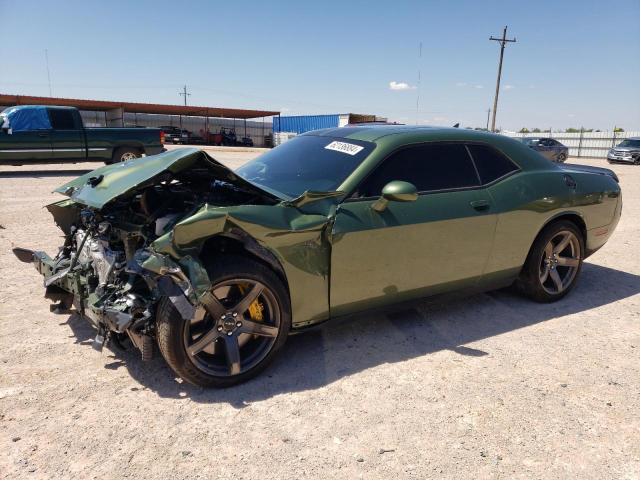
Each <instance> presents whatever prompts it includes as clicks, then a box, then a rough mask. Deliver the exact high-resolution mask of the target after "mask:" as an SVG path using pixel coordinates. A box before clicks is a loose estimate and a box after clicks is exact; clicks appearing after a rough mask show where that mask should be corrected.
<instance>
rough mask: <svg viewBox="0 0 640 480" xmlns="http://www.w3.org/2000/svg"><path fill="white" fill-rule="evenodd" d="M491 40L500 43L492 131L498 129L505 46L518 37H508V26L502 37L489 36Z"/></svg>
mask: <svg viewBox="0 0 640 480" xmlns="http://www.w3.org/2000/svg"><path fill="white" fill-rule="evenodd" d="M489 40H493V41H495V42H498V43H500V63H498V80H497V81H496V96H495V97H494V99H493V119H492V120H491V131H492V132H495V131H496V111H497V110H498V95H499V94H500V77H501V76H502V58H503V57H504V47H505V46H506V45H507V43H509V42H513V43H515V42H516V38H515V37H513V38H512V39H508V38H507V27H506V26H505V27H504V30H503V31H502V38H495V37H494V36H491V37H489Z"/></svg>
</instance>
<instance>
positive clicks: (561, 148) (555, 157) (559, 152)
mask: <svg viewBox="0 0 640 480" xmlns="http://www.w3.org/2000/svg"><path fill="white" fill-rule="evenodd" d="M522 143H524V144H525V145H527V146H528V147H529V148H532V149H534V150H536V151H538V152H540V153H541V154H542V155H543V156H545V157H547V158H548V159H549V160H551V161H552V162H559V163H562V162H564V161H565V160H566V159H567V157H568V156H569V147H567V146H566V145H563V144H561V143H560V142H559V141H557V140H554V139H553V138H546V137H544V138H543V137H526V138H523V139H522Z"/></svg>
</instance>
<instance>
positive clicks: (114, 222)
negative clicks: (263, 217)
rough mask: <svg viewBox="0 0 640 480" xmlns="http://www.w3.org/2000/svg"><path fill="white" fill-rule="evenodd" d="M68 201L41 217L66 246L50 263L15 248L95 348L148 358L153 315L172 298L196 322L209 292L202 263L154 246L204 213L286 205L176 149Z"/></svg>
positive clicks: (105, 175)
mask: <svg viewBox="0 0 640 480" xmlns="http://www.w3.org/2000/svg"><path fill="white" fill-rule="evenodd" d="M56 191H58V192H60V193H64V194H66V195H68V196H70V197H71V198H70V199H66V200H63V201H60V202H57V203H54V204H52V205H49V206H48V207H47V208H48V209H49V211H50V212H51V213H52V215H53V216H54V219H55V221H56V223H57V225H58V226H59V228H60V229H61V230H62V231H63V232H64V233H65V242H64V245H63V246H62V247H60V249H59V252H58V254H57V255H55V256H54V257H53V258H52V257H50V256H49V255H47V254H46V253H44V252H36V251H32V250H28V249H24V248H15V249H14V250H13V251H14V254H15V255H16V257H17V258H18V259H20V260H21V261H24V262H32V263H33V264H34V265H35V267H36V269H37V270H38V271H39V272H40V273H41V274H42V275H43V276H44V285H45V287H46V292H45V297H46V298H48V299H50V300H52V301H53V302H55V303H54V304H53V305H52V306H51V308H52V311H54V312H57V313H66V312H68V311H69V310H70V309H71V307H74V308H75V310H76V311H77V312H78V313H79V314H80V315H81V316H82V317H84V318H86V319H87V320H89V321H90V322H91V323H92V324H93V325H94V326H95V328H96V329H97V335H96V337H95V341H94V347H95V348H97V349H101V348H102V347H103V345H104V344H105V342H108V341H109V340H111V341H113V342H115V343H117V344H120V343H121V342H122V341H123V340H124V339H126V338H127V337H128V338H129V339H130V340H131V341H132V343H133V344H134V345H135V346H136V347H137V348H138V349H140V351H141V352H142V358H143V359H144V360H148V359H150V358H151V354H152V351H153V344H154V340H153V339H154V335H155V333H154V328H155V321H154V320H155V309H156V305H157V303H158V301H159V300H160V298H161V297H163V296H166V297H168V298H170V299H171V301H172V302H173V304H174V306H175V307H176V309H177V310H178V311H179V312H180V314H181V315H182V316H183V317H186V318H190V317H191V316H192V315H193V312H194V310H195V307H196V305H197V304H198V298H199V296H200V295H201V294H202V293H203V290H204V289H205V288H206V287H207V286H208V276H207V272H206V270H205V268H204V267H203V265H202V264H201V263H200V261H199V259H197V258H195V257H193V256H191V255H189V254H188V253H186V254H184V255H181V256H180V258H171V257H170V256H169V255H167V254H165V253H160V252H157V251H155V250H154V249H153V246H152V243H153V242H154V241H155V240H156V239H158V238H159V237H161V236H163V235H166V234H167V233H169V232H171V231H172V228H173V227H174V226H175V225H176V223H178V222H179V221H181V220H182V219H184V218H188V217H189V216H191V215H193V214H194V213H195V212H197V211H198V210H199V209H201V208H202V207H203V205H214V206H220V207H224V206H229V205H244V204H252V205H256V204H257V205H274V204H276V203H278V202H280V201H281V200H282V199H279V198H277V197H276V196H275V195H273V194H271V193H269V192H265V191H263V190H260V189H258V188H255V187H253V186H251V185H250V184H247V183H246V182H244V181H243V180H242V179H240V178H239V177H236V176H235V175H234V174H233V172H231V171H230V170H228V169H227V168H226V167H224V166H222V165H220V164H219V163H217V162H215V161H214V160H213V159H211V158H210V157H209V156H208V155H206V154H205V153H204V152H201V151H199V150H182V151H173V152H167V153H166V154H162V155H157V156H155V157H148V158H146V159H144V160H136V161H135V162H132V163H131V164H129V165H127V164H116V165H110V166H105V167H101V168H99V169H97V170H95V171H93V172H91V173H89V174H87V175H84V176H81V177H79V178H78V179H76V180H73V181H72V182H69V183H67V184H66V185H63V186H62V187H60V188H59V189H58V190H56Z"/></svg>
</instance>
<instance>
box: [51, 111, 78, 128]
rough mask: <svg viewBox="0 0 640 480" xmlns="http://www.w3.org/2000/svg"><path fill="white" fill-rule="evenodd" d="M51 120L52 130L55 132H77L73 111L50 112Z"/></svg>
mask: <svg viewBox="0 0 640 480" xmlns="http://www.w3.org/2000/svg"><path fill="white" fill-rule="evenodd" d="M49 119H50V120H51V128H53V129H54V130H76V129H77V128H78V127H77V126H76V122H75V119H74V116H73V111H72V110H58V109H50V110H49Z"/></svg>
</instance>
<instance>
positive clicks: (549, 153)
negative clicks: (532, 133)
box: [540, 138, 556, 160]
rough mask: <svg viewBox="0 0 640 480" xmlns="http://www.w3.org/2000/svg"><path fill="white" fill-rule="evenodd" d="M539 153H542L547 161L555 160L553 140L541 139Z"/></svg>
mask: <svg viewBox="0 0 640 480" xmlns="http://www.w3.org/2000/svg"><path fill="white" fill-rule="evenodd" d="M540 153H542V154H543V155H544V156H545V157H547V158H548V159H549V160H554V159H555V158H556V151H555V148H554V146H553V140H549V139H548V138H543V139H541V140H540Z"/></svg>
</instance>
